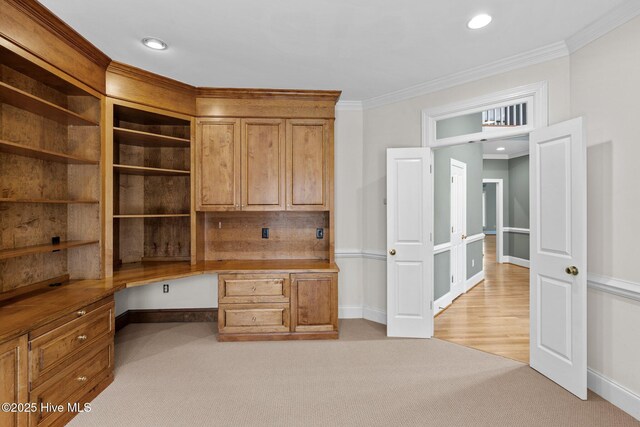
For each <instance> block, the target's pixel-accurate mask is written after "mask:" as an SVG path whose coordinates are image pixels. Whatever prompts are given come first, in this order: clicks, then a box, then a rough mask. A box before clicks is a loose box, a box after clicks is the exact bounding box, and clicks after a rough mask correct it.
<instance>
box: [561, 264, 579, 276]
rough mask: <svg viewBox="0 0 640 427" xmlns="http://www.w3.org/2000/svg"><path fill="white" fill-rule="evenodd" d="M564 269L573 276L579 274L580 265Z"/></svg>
mask: <svg viewBox="0 0 640 427" xmlns="http://www.w3.org/2000/svg"><path fill="white" fill-rule="evenodd" d="M564 271H565V273H567V274H570V275H572V276H577V275H578V267H576V266H575V265H572V266H570V267H567V268H565V269H564Z"/></svg>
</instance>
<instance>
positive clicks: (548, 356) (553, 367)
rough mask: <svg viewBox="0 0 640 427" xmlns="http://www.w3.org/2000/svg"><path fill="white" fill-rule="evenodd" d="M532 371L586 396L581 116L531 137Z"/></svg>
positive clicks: (584, 205) (584, 164) (585, 303)
mask: <svg viewBox="0 0 640 427" xmlns="http://www.w3.org/2000/svg"><path fill="white" fill-rule="evenodd" d="M530 145H531V150H530V152H531V158H530V174H531V176H530V186H531V196H530V197H531V225H530V227H531V234H530V238H531V241H530V246H531V273H530V274H531V367H532V368H534V369H536V370H537V371H539V372H541V373H542V374H544V375H546V376H547V377H549V378H550V379H552V380H553V381H555V382H557V383H558V384H560V385H561V386H562V387H564V388H566V389H567V390H569V391H570V392H572V393H573V394H575V395H576V396H578V397H580V398H581V399H586V398H587V246H586V243H587V242H586V239H587V213H586V212H587V203H586V186H587V177H586V163H587V155H586V143H585V141H584V130H583V121H582V118H578V119H574V120H570V121H568V122H563V123H559V124H557V125H554V126H550V127H547V128H542V129H539V130H536V131H534V132H532V133H531V138H530Z"/></svg>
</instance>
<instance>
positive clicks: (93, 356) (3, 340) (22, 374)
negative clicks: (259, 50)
mask: <svg viewBox="0 0 640 427" xmlns="http://www.w3.org/2000/svg"><path fill="white" fill-rule="evenodd" d="M339 95H340V92H338V91H300V90H271V89H217V88H195V87H193V86H190V85H187V84H184V83H181V82H177V81H175V80H171V79H168V78H165V77H162V76H158V75H154V74H152V73H149V72H146V71H144V70H140V69H137V68H134V67H131V66H128V65H126V64H120V63H117V62H113V61H111V60H110V59H109V58H108V57H107V56H106V55H104V54H103V53H102V52H100V51H99V50H98V49H96V48H95V47H94V46H92V45H91V44H90V43H89V42H87V41H86V40H84V39H83V38H82V37H80V36H79V35H78V34H77V33H75V32H74V31H73V30H72V29H71V28H69V27H68V26H67V25H66V24H64V23H63V22H62V21H60V20H59V19H58V18H56V17H55V16H53V15H52V14H51V13H50V12H49V11H48V10H47V9H46V8H44V7H43V6H42V5H40V4H39V3H38V2H36V1H32V0H0V213H1V215H0V317H1V318H0V376H1V378H2V384H1V385H0V401H1V402H14V403H23V404H32V405H34V406H32V407H33V408H36V407H37V408H40V409H41V408H42V406H40V404H41V403H47V404H51V405H64V406H65V410H64V411H63V412H47V411H42V410H40V409H38V410H36V411H33V410H31V411H23V412H0V425H2V426H5V425H7V426H23V425H29V426H49V425H56V426H57V425H64V424H65V423H66V422H67V421H68V420H69V419H70V418H71V417H73V416H74V415H75V412H74V410H71V409H69V407H67V406H66V405H67V404H68V403H71V404H79V405H82V404H83V403H85V402H88V401H90V400H91V399H92V398H93V397H95V396H96V395H97V394H98V393H100V391H102V390H103V389H104V388H105V387H106V386H107V385H108V384H109V383H110V382H111V381H112V379H113V362H114V360H113V354H114V297H113V294H114V293H115V292H117V291H119V290H121V289H123V288H125V287H133V286H141V285H145V284H148V283H154V282H157V281H160V280H164V279H174V278H179V277H189V276H194V275H199V274H203V273H210V274H213V273H218V274H219V301H218V303H219V318H218V322H219V335H218V338H219V339H220V340H221V341H242V340H256V339H275V340H279V339H307V338H308V339H325V338H337V337H338V322H337V306H338V305H337V301H338V296H337V273H338V267H337V266H336V265H335V256H334V239H335V233H334V207H333V123H334V114H335V103H336V101H337V98H338V97H339ZM211 303H212V304H214V303H215V302H213V301H212V302H211ZM75 408H77V409H82V407H81V406H80V407H75ZM23 409H24V408H23Z"/></svg>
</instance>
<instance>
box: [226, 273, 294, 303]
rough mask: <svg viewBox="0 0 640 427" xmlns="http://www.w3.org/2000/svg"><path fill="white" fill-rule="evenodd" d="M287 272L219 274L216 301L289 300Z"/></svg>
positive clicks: (281, 301) (280, 301)
mask: <svg viewBox="0 0 640 427" xmlns="http://www.w3.org/2000/svg"><path fill="white" fill-rule="evenodd" d="M289 290H290V282H289V275H288V274H221V275H220V276H218V302H219V303H221V304H242V303H261V302H271V303H285V302H289Z"/></svg>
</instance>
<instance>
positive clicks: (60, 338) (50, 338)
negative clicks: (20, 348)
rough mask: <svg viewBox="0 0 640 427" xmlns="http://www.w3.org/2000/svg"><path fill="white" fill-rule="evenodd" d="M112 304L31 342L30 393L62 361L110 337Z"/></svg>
mask: <svg viewBox="0 0 640 427" xmlns="http://www.w3.org/2000/svg"><path fill="white" fill-rule="evenodd" d="M113 326H114V303H113V302H110V303H108V304H106V305H102V306H100V307H98V308H96V309H95V310H93V311H90V312H87V313H86V314H84V315H81V317H78V318H76V319H75V320H72V321H71V322H67V323H66V324H63V325H62V326H58V327H57V328H55V329H52V330H51V331H49V332H47V333H44V334H42V335H40V336H38V337H37V338H34V339H32V340H31V341H30V342H29V344H30V353H29V381H30V382H31V389H34V388H36V387H38V386H39V385H40V384H42V382H44V381H46V380H47V378H49V377H50V376H52V375H54V374H55V373H56V370H57V367H59V366H60V365H61V364H62V363H63V362H64V361H65V359H67V358H68V357H71V356H72V355H74V354H75V353H77V352H79V351H81V350H82V349H85V348H87V347H89V346H91V345H92V344H93V343H95V342H96V341H97V340H99V339H100V338H102V337H104V336H107V335H108V336H112V335H113V332H114V330H113Z"/></svg>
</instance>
